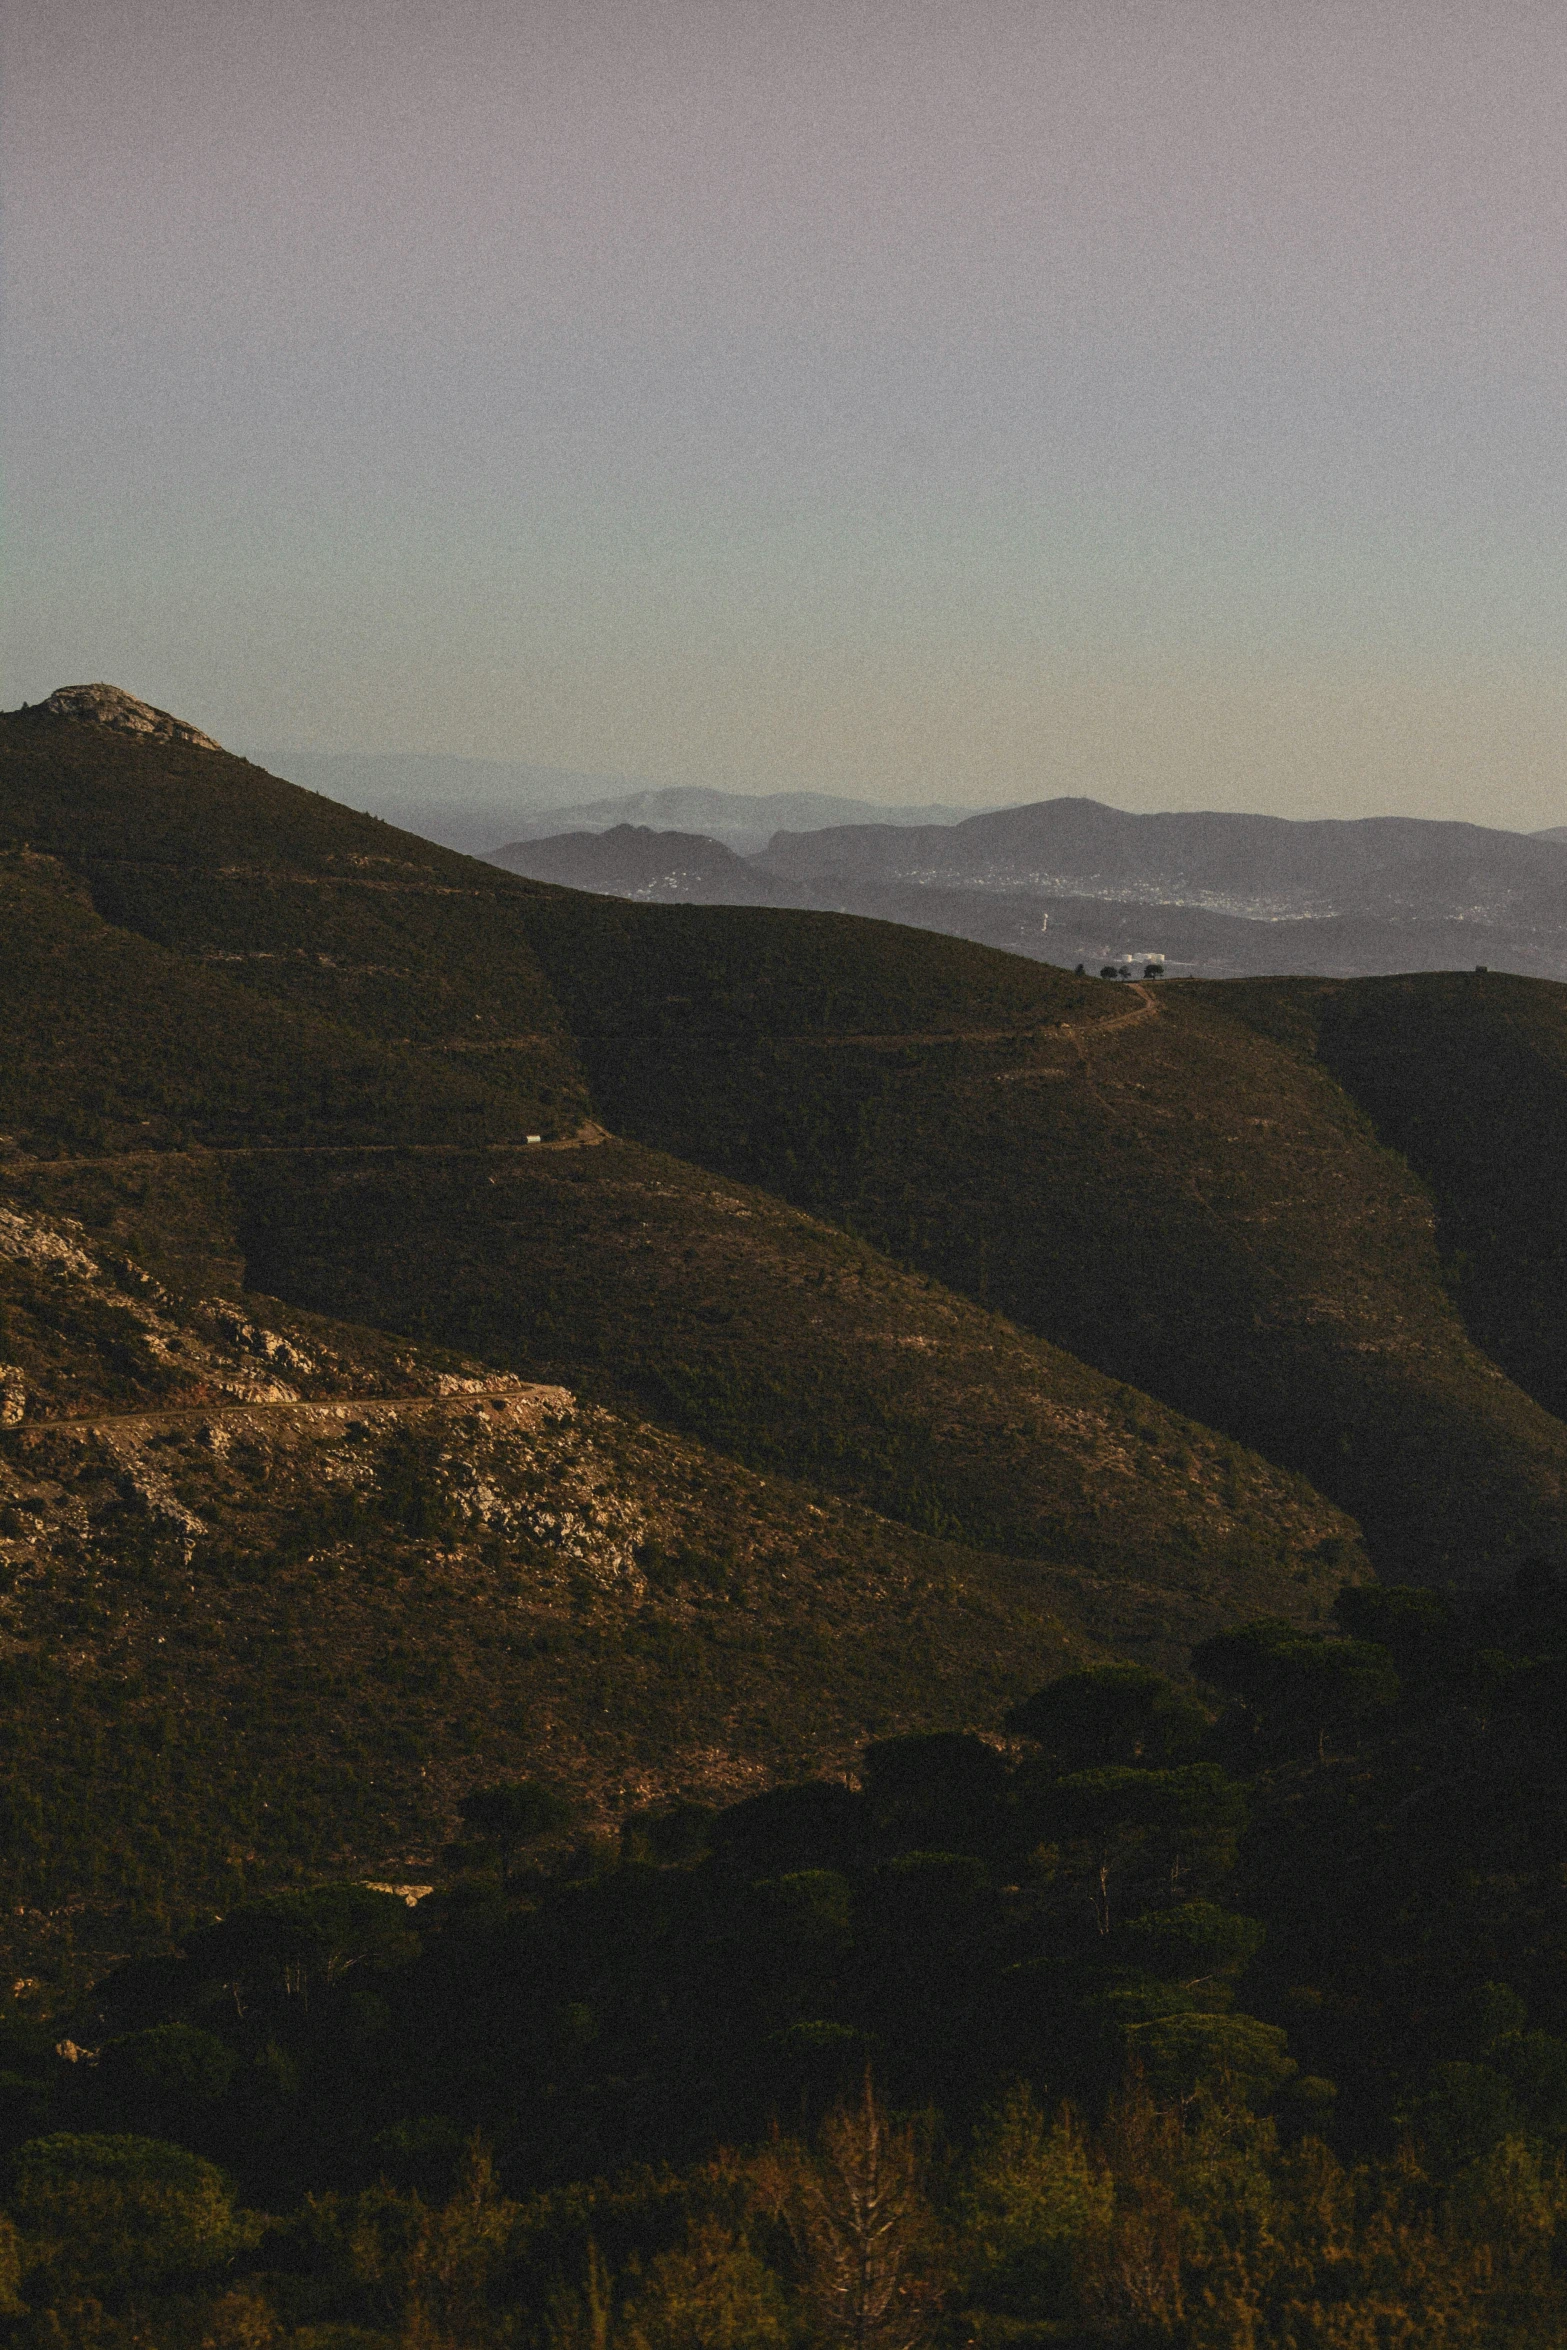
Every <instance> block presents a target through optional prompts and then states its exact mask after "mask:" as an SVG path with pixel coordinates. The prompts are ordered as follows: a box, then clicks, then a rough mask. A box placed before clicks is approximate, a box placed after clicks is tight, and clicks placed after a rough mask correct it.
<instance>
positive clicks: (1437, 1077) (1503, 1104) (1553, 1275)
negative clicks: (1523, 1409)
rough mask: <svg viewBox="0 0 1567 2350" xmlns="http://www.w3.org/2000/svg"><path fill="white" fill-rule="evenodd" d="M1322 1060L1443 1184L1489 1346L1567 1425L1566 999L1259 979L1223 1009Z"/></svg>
mask: <svg viewBox="0 0 1567 2350" xmlns="http://www.w3.org/2000/svg"><path fill="white" fill-rule="evenodd" d="M1212 1000H1214V1001H1216V1002H1219V1003H1222V1004H1223V1005H1225V1006H1226V1007H1228V1008H1231V1009H1234V1010H1238V1011H1240V1012H1241V1013H1242V1014H1243V1016H1244V1017H1246V1018H1247V1019H1249V1020H1252V1021H1254V1022H1255V1023H1256V1024H1257V1025H1258V1026H1259V1027H1261V1028H1263V1029H1265V1030H1267V1031H1268V1032H1269V1033H1270V1034H1272V1035H1276V1036H1278V1037H1279V1038H1281V1039H1282V1040H1284V1041H1286V1042H1289V1043H1293V1044H1295V1045H1297V1046H1298V1047H1299V1048H1300V1049H1301V1050H1302V1051H1304V1052H1306V1053H1308V1054H1312V1055H1316V1056H1319V1057H1320V1059H1321V1060H1322V1062H1323V1063H1324V1064H1325V1065H1326V1066H1327V1067H1328V1068H1330V1069H1331V1070H1332V1072H1333V1074H1334V1076H1335V1077H1336V1078H1337V1079H1338V1081H1339V1083H1340V1084H1341V1085H1343V1086H1344V1088H1345V1090H1346V1091H1347V1092H1349V1093H1351V1094H1353V1096H1354V1098H1355V1099H1356V1101H1358V1102H1359V1103H1360V1104H1361V1105H1362V1107H1363V1108H1364V1109H1365V1110H1366V1111H1367V1112H1368V1114H1369V1115H1370V1117H1371V1119H1372V1120H1373V1122H1374V1124H1375V1126H1376V1129H1377V1132H1378V1134H1379V1135H1380V1136H1381V1137H1382V1139H1383V1141H1384V1142H1387V1143H1389V1144H1390V1145H1391V1146H1392V1147H1393V1148H1394V1149H1395V1150H1398V1151H1401V1152H1403V1154H1404V1156H1405V1157H1406V1158H1407V1159H1408V1160H1409V1163H1410V1165H1411V1166H1412V1167H1413V1168H1414V1169H1415V1171H1416V1173H1417V1174H1418V1175H1419V1176H1420V1177H1421V1178H1422V1179H1423V1181H1424V1182H1425V1183H1426V1184H1427V1185H1428V1186H1429V1187H1430V1190H1431V1192H1432V1195H1433V1197H1434V1198H1435V1200H1436V1202H1437V1206H1438V1210H1439V1221H1438V1239H1439V1242H1440V1245H1441V1249H1442V1254H1443V1258H1444V1261H1445V1268H1446V1272H1447V1277H1448V1281H1449V1286H1450V1288H1451V1290H1452V1293H1453V1296H1454V1299H1455V1301H1456V1303H1457V1304H1458V1306H1459V1308H1460V1310H1461V1311H1462V1313H1463V1316H1464V1320H1465V1322H1466V1324H1467V1325H1468V1327H1469V1329H1470V1331H1471V1332H1472V1333H1473V1335H1474V1337H1475V1338H1476V1340H1477V1341H1478V1343H1479V1344H1480V1345H1481V1346H1483V1347H1484V1348H1485V1349H1486V1351H1487V1352H1488V1353H1489V1354H1491V1355H1493V1356H1494V1357H1495V1359H1496V1360H1497V1361H1498V1362H1499V1363H1500V1364H1501V1365H1502V1366H1503V1368H1504V1369H1505V1370H1506V1371H1507V1373H1508V1374H1509V1376H1510V1377H1511V1378H1513V1379H1516V1380H1517V1381H1518V1383H1519V1385H1520V1386H1521V1387H1524V1388H1527V1390H1528V1391H1529V1393H1530V1394H1531V1395H1533V1396H1534V1397H1536V1398H1537V1400H1538V1401H1539V1402H1540V1403H1542V1404H1544V1405H1545V1406H1546V1408H1547V1410H1549V1411H1552V1412H1554V1413H1556V1414H1557V1415H1558V1416H1562V1415H1567V1347H1564V1344H1563V1331H1564V1329H1567V1208H1564V1205H1563V1179H1564V1170H1567V988H1563V987H1559V986H1553V985H1551V984H1550V983H1549V982H1547V981H1543V980H1533V979H1516V978H1511V977H1505V976H1503V975H1501V974H1499V973H1497V974H1490V975H1467V974H1466V975H1464V976H1457V975H1455V974H1452V973H1421V974H1419V975H1418V976H1414V977H1402V978H1397V979H1377V980H1369V979H1368V980H1353V981H1349V982H1346V983H1342V984H1340V985H1338V986H1324V985H1322V984H1321V983H1320V982H1316V983H1314V982H1310V981H1304V982H1302V981H1296V982H1293V983H1290V982H1285V983H1272V982H1253V983H1250V984H1247V985H1241V986H1237V987H1233V988H1224V989H1223V990H1220V991H1217V993H1216V994H1215V995H1214V997H1213V999H1212Z"/></svg>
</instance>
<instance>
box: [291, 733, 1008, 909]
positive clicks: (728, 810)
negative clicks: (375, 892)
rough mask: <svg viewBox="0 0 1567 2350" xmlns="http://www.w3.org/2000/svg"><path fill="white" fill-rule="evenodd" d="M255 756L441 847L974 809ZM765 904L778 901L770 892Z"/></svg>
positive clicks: (731, 834) (723, 834) (520, 770)
mask: <svg viewBox="0 0 1567 2350" xmlns="http://www.w3.org/2000/svg"><path fill="white" fill-rule="evenodd" d="M256 758H257V763H258V764H259V765H261V766H264V767H266V768H267V769H268V770H269V771H270V772H271V773H272V774H275V775H280V776H282V777H284V778H285V780H286V781H288V782H289V783H297V784H302V785H303V786H304V788H305V789H306V790H307V791H314V792H321V793H324V794H325V796H326V798H328V799H329V800H340V801H341V802H342V803H343V804H344V805H345V806H346V807H351V808H358V809H360V810H362V811H363V812H364V813H365V814H367V815H371V816H380V817H383V818H384V819H385V821H386V822H387V823H389V824H396V825H397V826H398V827H399V828H400V829H401V830H403V831H405V832H414V833H417V834H418V835H419V836H420V838H421V839H424V840H433V841H436V842H438V843H439V844H440V845H441V846H442V847H443V848H452V849H460V850H462V851H463V852H464V854H466V855H470V856H471V855H479V854H483V853H485V852H486V851H490V850H493V849H495V848H496V846H497V844H498V843H501V842H508V843H510V842H515V841H531V840H538V839H542V838H544V837H545V836H546V835H553V834H557V833H563V832H608V831H609V830H610V828H611V827H612V826H614V825H617V824H645V825H651V826H653V827H654V828H655V829H656V830H658V831H660V832H687V831H694V832H700V833H702V834H704V835H706V836H707V837H709V838H711V839H713V840H716V841H722V842H723V844H724V845H725V847H726V848H730V849H734V850H737V851H739V852H740V853H741V854H742V855H750V854H753V853H754V852H755V851H756V850H758V849H764V848H765V847H766V846H767V844H768V842H769V841H770V840H771V839H772V837H773V835H774V834H775V833H777V832H780V831H794V832H805V831H810V830H813V829H819V828H820V827H822V826H826V825H845V824H856V825H865V824H892V825H905V824H916V825H921V826H930V825H945V824H956V823H957V822H958V821H959V819H960V818H962V817H964V816H968V815H972V813H973V810H972V809H969V808H952V807H942V806H924V807H911V808H889V807H884V806H883V805H882V804H881V802H880V801H879V800H854V799H844V798H840V797H839V796H838V795H836V794H834V793H832V792H815V791H798V792H762V793H754V792H739V791H718V790H714V789H711V788H709V787H707V786H705V785H686V784H673V785H664V784H655V783H649V782H646V781H645V780H644V779H642V778H641V777H638V776H626V775H592V774H585V773H583V772H582V771H581V770H579V769H575V768H569V767H536V766H531V765H529V764H527V763H526V762H524V761H520V760H508V759H457V758H437V757H426V756H423V755H421V754H419V753H414V752H409V753H398V754H392V755H388V756H384V757H383V756H372V755H368V754H361V753H359V752H349V751H267V752H264V753H263V752H258V753H257V754H256ZM760 902H762V903H771V902H772V901H771V900H767V899H764V900H762V901H760Z"/></svg>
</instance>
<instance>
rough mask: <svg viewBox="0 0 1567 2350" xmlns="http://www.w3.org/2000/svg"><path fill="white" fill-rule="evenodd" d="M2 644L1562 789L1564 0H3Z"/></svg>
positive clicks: (737, 778) (1491, 811)
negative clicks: (1343, 2) (1004, 1)
mask: <svg viewBox="0 0 1567 2350" xmlns="http://www.w3.org/2000/svg"><path fill="white" fill-rule="evenodd" d="M6 25H7V30H6V32H5V35H4V44H3V48H0V71H3V84H0V88H3V102H4V109H5V121H4V124H3V131H4V153H5V164H4V172H5V179H4V186H3V191H0V193H3V213H0V222H3V238H4V266H5V283H6V292H5V337H4V387H3V388H4V397H5V414H6V423H5V433H4V461H5V483H4V501H5V504H4V530H5V584H4V611H3V618H4V646H3V652H4V659H3V676H0V700H3V701H4V702H5V703H7V704H14V703H15V702H17V701H19V700H22V699H24V698H25V699H28V700H36V699H38V698H40V697H41V696H42V695H43V694H45V693H47V692H48V690H49V689H50V688H51V687H52V686H54V685H57V684H60V683H65V682H72V683H74V682H77V681H78V680H84V679H93V678H100V677H101V678H108V679H111V680H113V681H114V682H116V683H119V684H123V685H126V686H128V687H130V688H131V689H132V691H134V692H136V693H140V694H142V695H144V696H146V697H147V698H148V699H149V700H152V701H155V702H158V703H161V704H163V705H165V706H166V707H169V708H173V709H175V710H178V711H179V712H181V713H182V714H183V715H186V716H189V717H191V718H194V719H195V720H196V721H197V722H198V723H199V724H200V725H202V726H204V727H207V728H209V729H210V730H211V731H212V732H214V733H215V734H217V735H218V736H219V737H220V738H222V739H223V740H225V741H227V742H229V743H231V744H233V745H234V746H236V747H238V748H243V749H249V748H252V747H256V746H263V745H284V744H289V745H295V746H300V747H314V748H318V749H324V750H368V751H389V750H424V751H450V752H460V753H465V754H469V755H474V756H483V757H497V758H512V759H526V760H533V761H538V762H542V763H547V764H553V765H556V766H562V767H581V768H587V769H592V770H596V771H600V772H602V771H605V770H611V771H616V770H623V771H630V772H634V773H636V774H638V775H641V776H647V777H652V778H655V779H658V780H662V781H668V782H677V781H681V782H683V781H691V782H739V783H743V784H748V785H754V786H756V787H758V788H772V787H777V786H782V785H789V784H802V785H812V786H818V787H823V788H828V789H835V788H836V789H844V790H851V791H854V792H856V793H865V794H869V795H872V796H876V797H885V798H889V799H897V800H911V799H916V798H923V797H927V796H929V797H933V798H942V799H958V800H970V801H974V802H994V801H998V800H1002V799H1014V798H1028V797H1036V796H1044V795H1046V794H1048V793H1052V792H1057V791H1089V792H1092V793H1094V794H1095V795H1097V796H1099V797H1103V798H1107V799H1111V800H1115V801H1118V802H1120V803H1121V804H1123V805H1126V806H1133V807H1158V806H1175V807H1200V806H1209V807H1231V808H1236V807H1256V808H1265V809H1269V810H1273V811H1275V812H1278V813H1281V814H1286V815H1289V814H1362V813H1373V812H1378V811H1386V810H1399V811H1403V812H1406V813H1409V814H1431V815H1459V816H1467V817H1471V818H1474V819H1476V820H1479V821H1481V822H1492V823H1500V824H1515V825H1520V826H1531V825H1544V824H1550V823H1561V822H1567V671H1564V652H1567V538H1564V525H1567V414H1564V408H1567V364H1564V362H1567V11H1564V10H1563V8H1562V7H1561V5H1560V0H1549V5H1541V6H1531V5H1528V4H1527V0H1503V4H1502V5H1497V4H1496V0H1470V4H1469V5H1463V6H1459V5H1449V6H1446V7H1438V6H1425V5H1421V6H1415V5H1411V6H1404V7H1397V6H1379V5H1377V4H1376V0H1353V4H1352V5H1349V6H1343V7H1340V6H1337V5H1331V4H1324V5H1316V4H1313V0H1285V4H1284V5H1280V6H1276V7H1275V6H1265V5H1231V6H1223V5H1219V6H1206V5H1202V4H1201V0H1180V4H1178V5H1172V6H1161V5H1140V4H1131V5H1117V4H1116V0H1093V4H1091V5H1053V4H1051V0H1038V4H1036V5H1033V6H1016V7H1014V6H1009V5H996V4H992V0H961V4H959V5H951V6H922V5H918V4H913V0H910V4H901V5H878V6H856V5H854V4H853V0H826V4H824V5H820V6H818V5H816V4H815V0H762V4H760V5H750V4H748V0H717V4H715V5H711V6H709V5H704V4H702V0H683V4H680V5H674V4H664V0H620V4H618V5H602V6H601V5H598V4H596V0H547V4H546V0H533V4H529V0H510V4H505V5H503V4H502V0H98V4H95V5H89V4H87V0H10V5H9V8H8V10H7V12H6Z"/></svg>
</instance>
